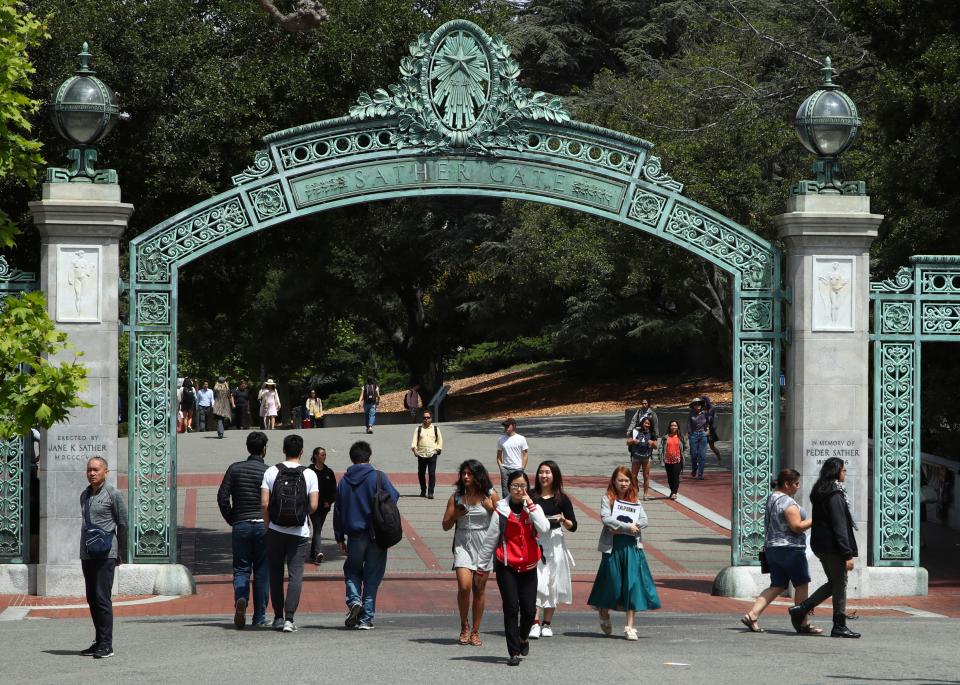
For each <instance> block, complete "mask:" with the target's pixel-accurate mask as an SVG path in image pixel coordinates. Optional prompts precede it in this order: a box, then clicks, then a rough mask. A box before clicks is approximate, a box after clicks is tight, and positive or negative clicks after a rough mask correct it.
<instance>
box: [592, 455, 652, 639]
mask: <svg viewBox="0 0 960 685" xmlns="http://www.w3.org/2000/svg"><path fill="white" fill-rule="evenodd" d="M600 518H601V520H602V521H603V530H601V531H600V542H599V544H598V545H597V550H598V551H599V552H600V553H601V555H600V568H599V569H597V576H596V578H595V579H594V581H593V589H592V590H591V591H590V597H589V598H588V599H587V604H589V605H590V606H592V607H594V608H595V609H597V611H598V612H599V614H600V630H602V631H603V634H604V635H610V633H611V632H613V626H612V625H611V623H610V610H611V609H617V610H623V611H625V612H626V614H627V625H626V627H624V629H623V634H624V636H625V637H626V638H627V639H628V640H637V639H639V638H638V636H637V629H636V628H635V627H634V625H633V622H634V618H635V616H636V612H637V611H647V610H649V609H659V608H660V597H659V596H658V595H657V588H656V586H655V585H654V584H653V576H652V575H651V574H650V568H649V567H648V566H647V559H646V556H644V553H643V536H642V534H641V532H640V531H641V530H642V529H644V528H646V527H647V514H646V512H645V511H644V510H643V505H642V504H640V502H639V501H638V499H637V480H636V478H634V476H633V474H632V473H631V472H630V469H628V468H627V467H626V466H618V467H617V468H616V469H614V471H613V475H611V476H610V483H609V485H607V491H606V492H605V493H604V495H603V498H602V499H601V500H600Z"/></svg>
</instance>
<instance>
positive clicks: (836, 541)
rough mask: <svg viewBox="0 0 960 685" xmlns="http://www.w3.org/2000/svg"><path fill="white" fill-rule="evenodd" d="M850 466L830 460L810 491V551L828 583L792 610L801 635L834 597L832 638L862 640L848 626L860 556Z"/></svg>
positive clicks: (825, 463)
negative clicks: (852, 574) (851, 582)
mask: <svg viewBox="0 0 960 685" xmlns="http://www.w3.org/2000/svg"><path fill="white" fill-rule="evenodd" d="M846 478H847V467H846V466H845V465H844V463H843V460H842V459H839V458H837V457H830V458H829V459H827V460H826V461H825V462H823V466H821V467H820V477H819V478H818V479H817V482H816V483H814V485H813V489H812V490H811V491H810V504H811V505H812V508H813V512H812V513H813V526H812V530H811V531H810V548H811V549H812V550H813V553H814V554H816V555H817V557H818V558H819V559H820V563H821V564H822V565H823V572H824V573H826V574H827V582H826V583H824V584H823V585H821V586H820V587H818V588H817V590H816V592H814V593H813V594H812V595H810V596H809V597H808V598H807V599H806V600H804V601H802V602H800V603H799V604H797V605H796V606H794V607H791V608H790V622H791V623H792V624H793V627H794V629H795V630H796V631H797V632H798V633H799V632H803V626H804V623H805V621H806V618H807V614H809V613H810V611H812V610H813V609H814V607H816V606H818V605H819V604H820V603H821V602H822V601H823V600H825V599H826V598H827V597H830V596H832V597H833V629H832V630H831V631H830V637H852V638H857V637H860V633H855V632H853V631H852V630H850V628H848V627H847V573H848V572H849V571H852V570H853V559H854V557H856V556H857V552H858V550H857V539H856V537H855V535H854V532H853V531H854V530H856V528H857V526H856V524H855V523H854V522H853V515H852V514H851V511H850V500H849V499H848V498H847V491H846V488H844V485H843V482H844V481H845V480H846Z"/></svg>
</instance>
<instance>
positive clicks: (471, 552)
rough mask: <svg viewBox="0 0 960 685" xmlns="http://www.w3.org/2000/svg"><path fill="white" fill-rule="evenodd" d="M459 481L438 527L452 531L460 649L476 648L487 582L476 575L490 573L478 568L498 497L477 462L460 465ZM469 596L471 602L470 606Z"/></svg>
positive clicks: (488, 476) (485, 470)
mask: <svg viewBox="0 0 960 685" xmlns="http://www.w3.org/2000/svg"><path fill="white" fill-rule="evenodd" d="M459 473H460V477H459V478H458V479H457V483H456V486H455V490H454V493H453V494H452V495H450V499H449V500H447V508H446V510H445V511H444V512H443V521H442V523H441V525H442V526H443V529H444V530H450V529H451V528H455V530H454V533H453V570H454V572H455V573H456V574H457V609H458V610H459V611H460V637H459V639H458V642H459V643H460V644H461V645H473V646H474V647H479V646H481V645H482V644H483V641H482V640H481V639H480V621H481V620H483V611H484V609H485V608H486V601H487V600H486V592H485V590H486V585H487V578H486V576H485V575H484V576H483V577H482V578H480V579H479V580H477V581H476V582H474V581H475V576H476V573H477V571H489V570H490V569H489V568H481V567H480V551H481V548H482V546H483V538H484V535H485V534H486V532H487V528H489V527H490V517H491V516H492V515H493V512H494V510H495V509H496V506H497V502H498V501H499V500H500V496H499V495H497V491H496V490H495V489H494V488H493V483H491V482H490V475H489V474H488V473H487V469H486V468H484V466H483V464H481V463H480V462H479V461H477V460H476V459H468V460H466V461H465V462H463V463H462V464H460V470H459ZM471 592H472V594H473V600H472V602H471V597H470V595H471ZM471 606H472V608H473V627H472V628H471V627H470V623H469V618H470V609H471Z"/></svg>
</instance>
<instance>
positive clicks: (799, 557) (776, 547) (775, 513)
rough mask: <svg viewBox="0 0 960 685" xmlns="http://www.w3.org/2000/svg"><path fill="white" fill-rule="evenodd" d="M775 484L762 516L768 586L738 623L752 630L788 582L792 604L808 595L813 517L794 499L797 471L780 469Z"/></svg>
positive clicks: (807, 627) (804, 628)
mask: <svg viewBox="0 0 960 685" xmlns="http://www.w3.org/2000/svg"><path fill="white" fill-rule="evenodd" d="M775 485H776V488H775V489H774V491H773V492H771V493H770V495H769V496H768V497H767V502H766V505H765V506H764V517H763V526H764V530H765V535H764V543H763V550H764V554H765V555H766V559H767V566H769V568H770V587H768V588H767V589H766V590H764V591H763V592H761V593H760V596H759V597H757V600H756V601H755V602H754V603H753V607H752V608H751V609H750V611H748V612H747V613H745V614H744V615H743V617H742V618H741V619H740V623H742V624H743V625H745V626H746V627H747V629H748V630H749V631H750V632H751V633H762V632H764V631H763V628H761V627H760V624H759V623H758V621H759V620H760V614H762V613H763V610H764V609H766V608H767V606H768V605H769V604H770V602H772V601H773V600H775V599H776V598H777V597H779V596H780V595H781V594H782V593H783V591H784V590H786V589H787V584H788V583H793V590H794V593H793V601H794V604H800V603H801V602H803V600H805V599H806V598H807V590H808V588H809V583H810V569H809V568H808V566H807V538H806V536H805V535H804V531H806V530H807V529H809V528H810V526H812V525H813V519H811V518H810V516H809V515H808V514H807V512H806V510H805V509H804V508H803V507H801V506H800V505H799V504H797V501H796V500H795V499H794V496H795V495H796V494H797V491H798V490H800V473H799V472H797V471H795V470H794V469H783V470H782V471H781V472H780V474H779V475H778V476H777V480H776V482H775ZM800 632H801V633H810V634H819V633H822V632H823V630H821V629H820V628H818V627H816V626H814V625H811V624H810V623H807V622H804V623H803V624H802V625H801V626H800Z"/></svg>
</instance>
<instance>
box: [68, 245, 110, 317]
mask: <svg viewBox="0 0 960 685" xmlns="http://www.w3.org/2000/svg"><path fill="white" fill-rule="evenodd" d="M101 256H102V255H101V248H100V246H99V245H59V246H58V247H57V321H58V322H61V323H100V321H101V320H102V312H101V304H100V303H101V293H102V291H103V268H102V267H103V260H102V259H101Z"/></svg>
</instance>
